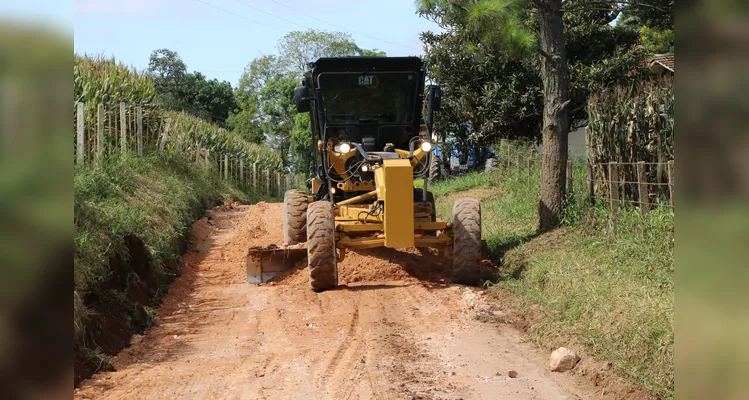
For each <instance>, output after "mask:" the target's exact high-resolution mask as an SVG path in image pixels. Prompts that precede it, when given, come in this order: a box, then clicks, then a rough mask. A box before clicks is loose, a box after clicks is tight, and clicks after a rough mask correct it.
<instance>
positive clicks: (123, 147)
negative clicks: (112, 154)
mask: <svg viewBox="0 0 749 400" xmlns="http://www.w3.org/2000/svg"><path fill="white" fill-rule="evenodd" d="M120 153H121V154H122V156H123V157H124V156H126V155H127V112H126V110H125V102H124V101H121V102H120Z"/></svg>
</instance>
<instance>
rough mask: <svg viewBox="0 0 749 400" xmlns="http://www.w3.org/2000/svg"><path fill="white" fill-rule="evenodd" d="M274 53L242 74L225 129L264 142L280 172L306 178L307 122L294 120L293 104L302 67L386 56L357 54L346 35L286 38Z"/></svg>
mask: <svg viewBox="0 0 749 400" xmlns="http://www.w3.org/2000/svg"><path fill="white" fill-rule="evenodd" d="M278 50H279V54H278V55H265V56H262V57H259V58H256V59H255V60H253V61H252V62H251V63H250V65H249V66H248V68H246V69H245V72H244V73H243V74H242V76H241V77H240V79H239V85H238V86H237V89H236V91H235V97H236V99H237V103H238V105H239V109H238V110H237V111H235V112H233V113H231V115H230V117H229V119H228V124H229V126H230V127H231V129H232V130H233V131H235V132H237V133H239V134H241V135H242V136H244V137H245V138H246V139H247V140H250V141H253V142H258V143H259V142H260V141H263V140H265V141H266V143H267V144H268V145H269V146H271V147H272V148H273V149H275V150H276V151H278V152H279V155H280V156H281V158H282V160H283V165H284V167H287V168H289V169H293V170H296V171H300V172H307V171H309V169H310V166H311V165H312V162H313V161H312V157H313V155H312V137H311V134H310V124H309V117H308V116H307V115H306V114H301V115H298V114H297V113H296V106H295V104H294V88H295V87H296V86H298V84H299V79H300V78H301V75H302V74H303V73H304V71H306V70H307V64H308V63H309V62H311V61H314V60H315V59H317V58H320V57H342V56H378V57H382V56H385V52H382V51H378V50H376V49H374V50H367V49H362V48H360V47H359V46H357V45H356V44H355V43H354V42H353V40H352V38H351V36H350V35H349V34H346V33H341V32H326V31H318V30H307V31H296V32H291V33H289V34H287V35H286V36H284V37H283V38H282V39H281V40H280V41H279V43H278ZM305 120H306V121H305Z"/></svg>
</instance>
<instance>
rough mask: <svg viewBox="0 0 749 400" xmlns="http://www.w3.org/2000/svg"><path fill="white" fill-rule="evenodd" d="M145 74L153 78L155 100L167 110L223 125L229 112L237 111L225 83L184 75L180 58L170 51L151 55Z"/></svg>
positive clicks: (184, 66)
mask: <svg viewBox="0 0 749 400" xmlns="http://www.w3.org/2000/svg"><path fill="white" fill-rule="evenodd" d="M148 72H149V74H151V76H152V77H153V79H154V85H155V88H156V99H157V101H158V102H159V103H160V104H161V105H162V106H164V107H165V108H167V109H171V110H178V111H185V112H187V113H189V114H192V115H194V116H196V117H199V118H203V119H205V120H207V121H210V122H214V123H216V124H218V125H220V126H226V119H227V118H228V117H229V113H230V112H231V111H232V110H234V109H235V108H237V102H236V100H235V99H234V92H233V90H232V87H231V84H230V83H229V82H226V81H223V82H219V81H218V80H216V79H212V80H208V79H206V77H205V75H203V74H201V73H200V72H193V73H188V72H187V66H186V65H185V63H184V61H182V58H180V56H179V55H178V54H177V53H176V52H175V51H172V50H168V49H159V50H154V51H153V52H152V53H151V56H150V59H149V63H148Z"/></svg>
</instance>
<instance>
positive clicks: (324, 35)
mask: <svg viewBox="0 0 749 400" xmlns="http://www.w3.org/2000/svg"><path fill="white" fill-rule="evenodd" d="M278 51H279V54H280V57H279V60H280V62H281V64H282V65H283V67H284V68H285V69H286V70H287V71H288V72H294V73H302V72H304V71H305V70H306V69H307V64H308V63H310V62H312V61H314V60H316V59H317V58H320V57H346V56H380V57H382V56H384V55H385V52H383V51H377V49H374V50H365V49H362V48H360V47H359V46H357V45H356V43H354V40H353V38H352V37H351V35H350V34H348V33H344V32H327V31H321V30H315V29H309V30H306V31H294V32H290V33H288V34H286V35H285V36H284V37H283V38H281V40H280V41H279V42H278Z"/></svg>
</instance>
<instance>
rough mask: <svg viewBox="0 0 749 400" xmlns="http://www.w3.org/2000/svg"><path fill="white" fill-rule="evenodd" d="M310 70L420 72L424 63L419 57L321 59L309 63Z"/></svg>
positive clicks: (317, 71)
mask: <svg viewBox="0 0 749 400" xmlns="http://www.w3.org/2000/svg"><path fill="white" fill-rule="evenodd" d="M309 67H310V69H314V71H315V72H316V73H321V72H360V71H365V70H367V71H372V72H375V71H415V72H418V71H421V70H422V69H423V68H424V62H423V61H421V59H420V58H419V57H322V58H318V59H317V60H315V61H313V62H311V63H309Z"/></svg>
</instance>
